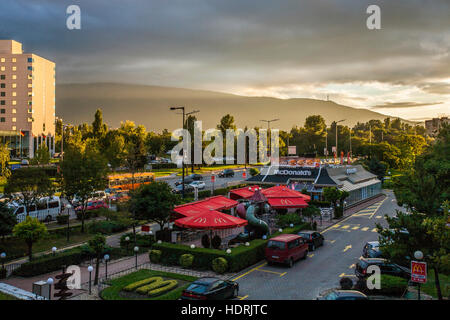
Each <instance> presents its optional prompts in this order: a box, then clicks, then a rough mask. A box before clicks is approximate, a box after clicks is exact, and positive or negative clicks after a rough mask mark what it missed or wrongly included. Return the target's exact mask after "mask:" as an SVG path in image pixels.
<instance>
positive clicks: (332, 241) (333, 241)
mask: <svg viewBox="0 0 450 320" xmlns="http://www.w3.org/2000/svg"><path fill="white" fill-rule="evenodd" d="M325 241H328V242H331V243H335V242H336V240H326V239H325Z"/></svg>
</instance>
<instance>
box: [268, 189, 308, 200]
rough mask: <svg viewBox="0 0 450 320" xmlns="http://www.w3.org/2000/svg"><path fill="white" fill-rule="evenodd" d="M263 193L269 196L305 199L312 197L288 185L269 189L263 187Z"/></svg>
mask: <svg viewBox="0 0 450 320" xmlns="http://www.w3.org/2000/svg"><path fill="white" fill-rule="evenodd" d="M262 193H263V194H264V195H265V196H266V197H267V198H269V199H270V198H302V199H304V200H305V201H309V200H311V197H310V196H308V195H306V194H303V193H301V192H298V191H295V190H292V189H290V188H288V187H286V186H276V187H271V188H267V189H263V190H262Z"/></svg>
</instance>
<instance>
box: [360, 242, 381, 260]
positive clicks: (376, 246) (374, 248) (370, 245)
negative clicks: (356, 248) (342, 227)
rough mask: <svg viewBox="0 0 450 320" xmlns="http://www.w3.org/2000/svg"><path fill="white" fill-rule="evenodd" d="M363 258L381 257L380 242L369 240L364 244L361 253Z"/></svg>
mask: <svg viewBox="0 0 450 320" xmlns="http://www.w3.org/2000/svg"><path fill="white" fill-rule="evenodd" d="M362 256H363V257H364V258H379V257H381V250H380V243H379V242H378V241H370V242H367V243H366V244H365V245H364V248H363V254H362Z"/></svg>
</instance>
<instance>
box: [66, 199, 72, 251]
mask: <svg viewBox="0 0 450 320" xmlns="http://www.w3.org/2000/svg"><path fill="white" fill-rule="evenodd" d="M71 208H72V206H71V205H70V203H69V204H68V205H67V206H66V209H67V242H69V235H70V209H71Z"/></svg>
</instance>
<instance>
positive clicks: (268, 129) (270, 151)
mask: <svg viewBox="0 0 450 320" xmlns="http://www.w3.org/2000/svg"><path fill="white" fill-rule="evenodd" d="M278 120H280V119H272V120H260V121H263V122H267V132H268V133H269V136H268V138H269V154H272V141H271V138H272V135H271V134H270V123H271V122H275V121H278Z"/></svg>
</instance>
